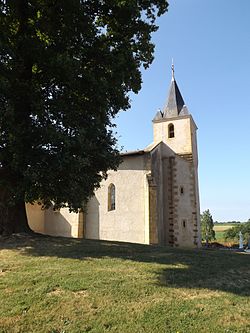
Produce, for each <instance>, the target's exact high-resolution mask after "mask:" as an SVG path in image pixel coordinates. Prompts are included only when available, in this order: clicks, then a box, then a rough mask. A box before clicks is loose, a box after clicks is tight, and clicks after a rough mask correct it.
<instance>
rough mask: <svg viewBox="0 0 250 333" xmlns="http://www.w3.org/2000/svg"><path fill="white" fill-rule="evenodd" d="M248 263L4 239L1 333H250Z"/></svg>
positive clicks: (125, 247) (162, 250)
mask: <svg viewBox="0 0 250 333" xmlns="http://www.w3.org/2000/svg"><path fill="white" fill-rule="evenodd" d="M20 237H21V236H20ZM249 259H250V256H249V255H247V254H244V253H236V252H233V251H229V250H228V251H225V250H224V251H222V250H204V249H200V250H197V249H196V250H188V249H173V248H168V247H157V246H146V245H139V244H126V243H118V242H104V241H99V242H98V241H87V240H79V239H63V238H53V237H28V238H27V237H21V238H16V237H11V238H9V239H3V238H2V239H1V237H0V304H1V305H0V333H177V332H178V333H196V332H197V333H249V332H250V322H249V318H250V304H249V296H250V288H249V285H250V260H249Z"/></svg>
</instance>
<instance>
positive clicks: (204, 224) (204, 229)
mask: <svg viewBox="0 0 250 333" xmlns="http://www.w3.org/2000/svg"><path fill="white" fill-rule="evenodd" d="M213 228H214V221H213V217H212V215H211V213H210V211H209V209H207V210H205V211H204V212H203V213H202V214H201V235H202V240H205V241H206V245H208V242H210V241H211V240H215V239H216V238H215V231H214V230H213Z"/></svg>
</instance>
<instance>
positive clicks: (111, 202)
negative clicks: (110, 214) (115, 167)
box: [108, 184, 115, 211]
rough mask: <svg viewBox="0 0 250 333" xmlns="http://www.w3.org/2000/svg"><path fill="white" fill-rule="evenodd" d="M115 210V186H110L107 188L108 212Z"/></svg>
mask: <svg viewBox="0 0 250 333" xmlns="http://www.w3.org/2000/svg"><path fill="white" fill-rule="evenodd" d="M110 210H115V185H114V184H110V185H109V187H108V211H110Z"/></svg>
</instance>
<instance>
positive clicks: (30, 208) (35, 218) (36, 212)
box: [26, 204, 45, 234]
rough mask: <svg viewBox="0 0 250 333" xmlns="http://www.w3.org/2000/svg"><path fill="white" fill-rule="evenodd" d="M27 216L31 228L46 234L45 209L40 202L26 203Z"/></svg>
mask: <svg viewBox="0 0 250 333" xmlns="http://www.w3.org/2000/svg"><path fill="white" fill-rule="evenodd" d="M26 212H27V218H28V223H29V226H30V228H31V229H32V230H33V231H35V232H38V233H41V234H44V233H45V231H44V210H42V209H41V205H38V204H34V205H31V204H26Z"/></svg>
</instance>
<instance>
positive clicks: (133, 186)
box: [85, 155, 149, 243]
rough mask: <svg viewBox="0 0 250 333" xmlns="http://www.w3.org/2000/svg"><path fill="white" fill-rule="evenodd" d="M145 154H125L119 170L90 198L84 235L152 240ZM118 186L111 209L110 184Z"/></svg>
mask: <svg viewBox="0 0 250 333" xmlns="http://www.w3.org/2000/svg"><path fill="white" fill-rule="evenodd" d="M144 156H145V155H132V156H124V161H123V163H122V164H121V165H120V167H119V170H118V171H110V172H109V173H108V178H107V180H105V181H102V183H101V187H100V188H99V189H98V190H97V191H96V192H95V196H94V197H92V199H91V200H90V201H89V203H88V206H87V214H86V225H85V237H86V238H89V239H103V240H116V241H124V242H133V243H147V242H148V241H149V237H148V232H146V231H145V227H147V228H148V222H147V218H145V209H147V206H146V205H145V199H146V198H147V196H146V194H145V188H146V186H145V181H146V173H147V170H146V167H145V158H144ZM110 183H113V184H114V185H115V194H116V208H115V210H113V211H108V186H109V184H110Z"/></svg>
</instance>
